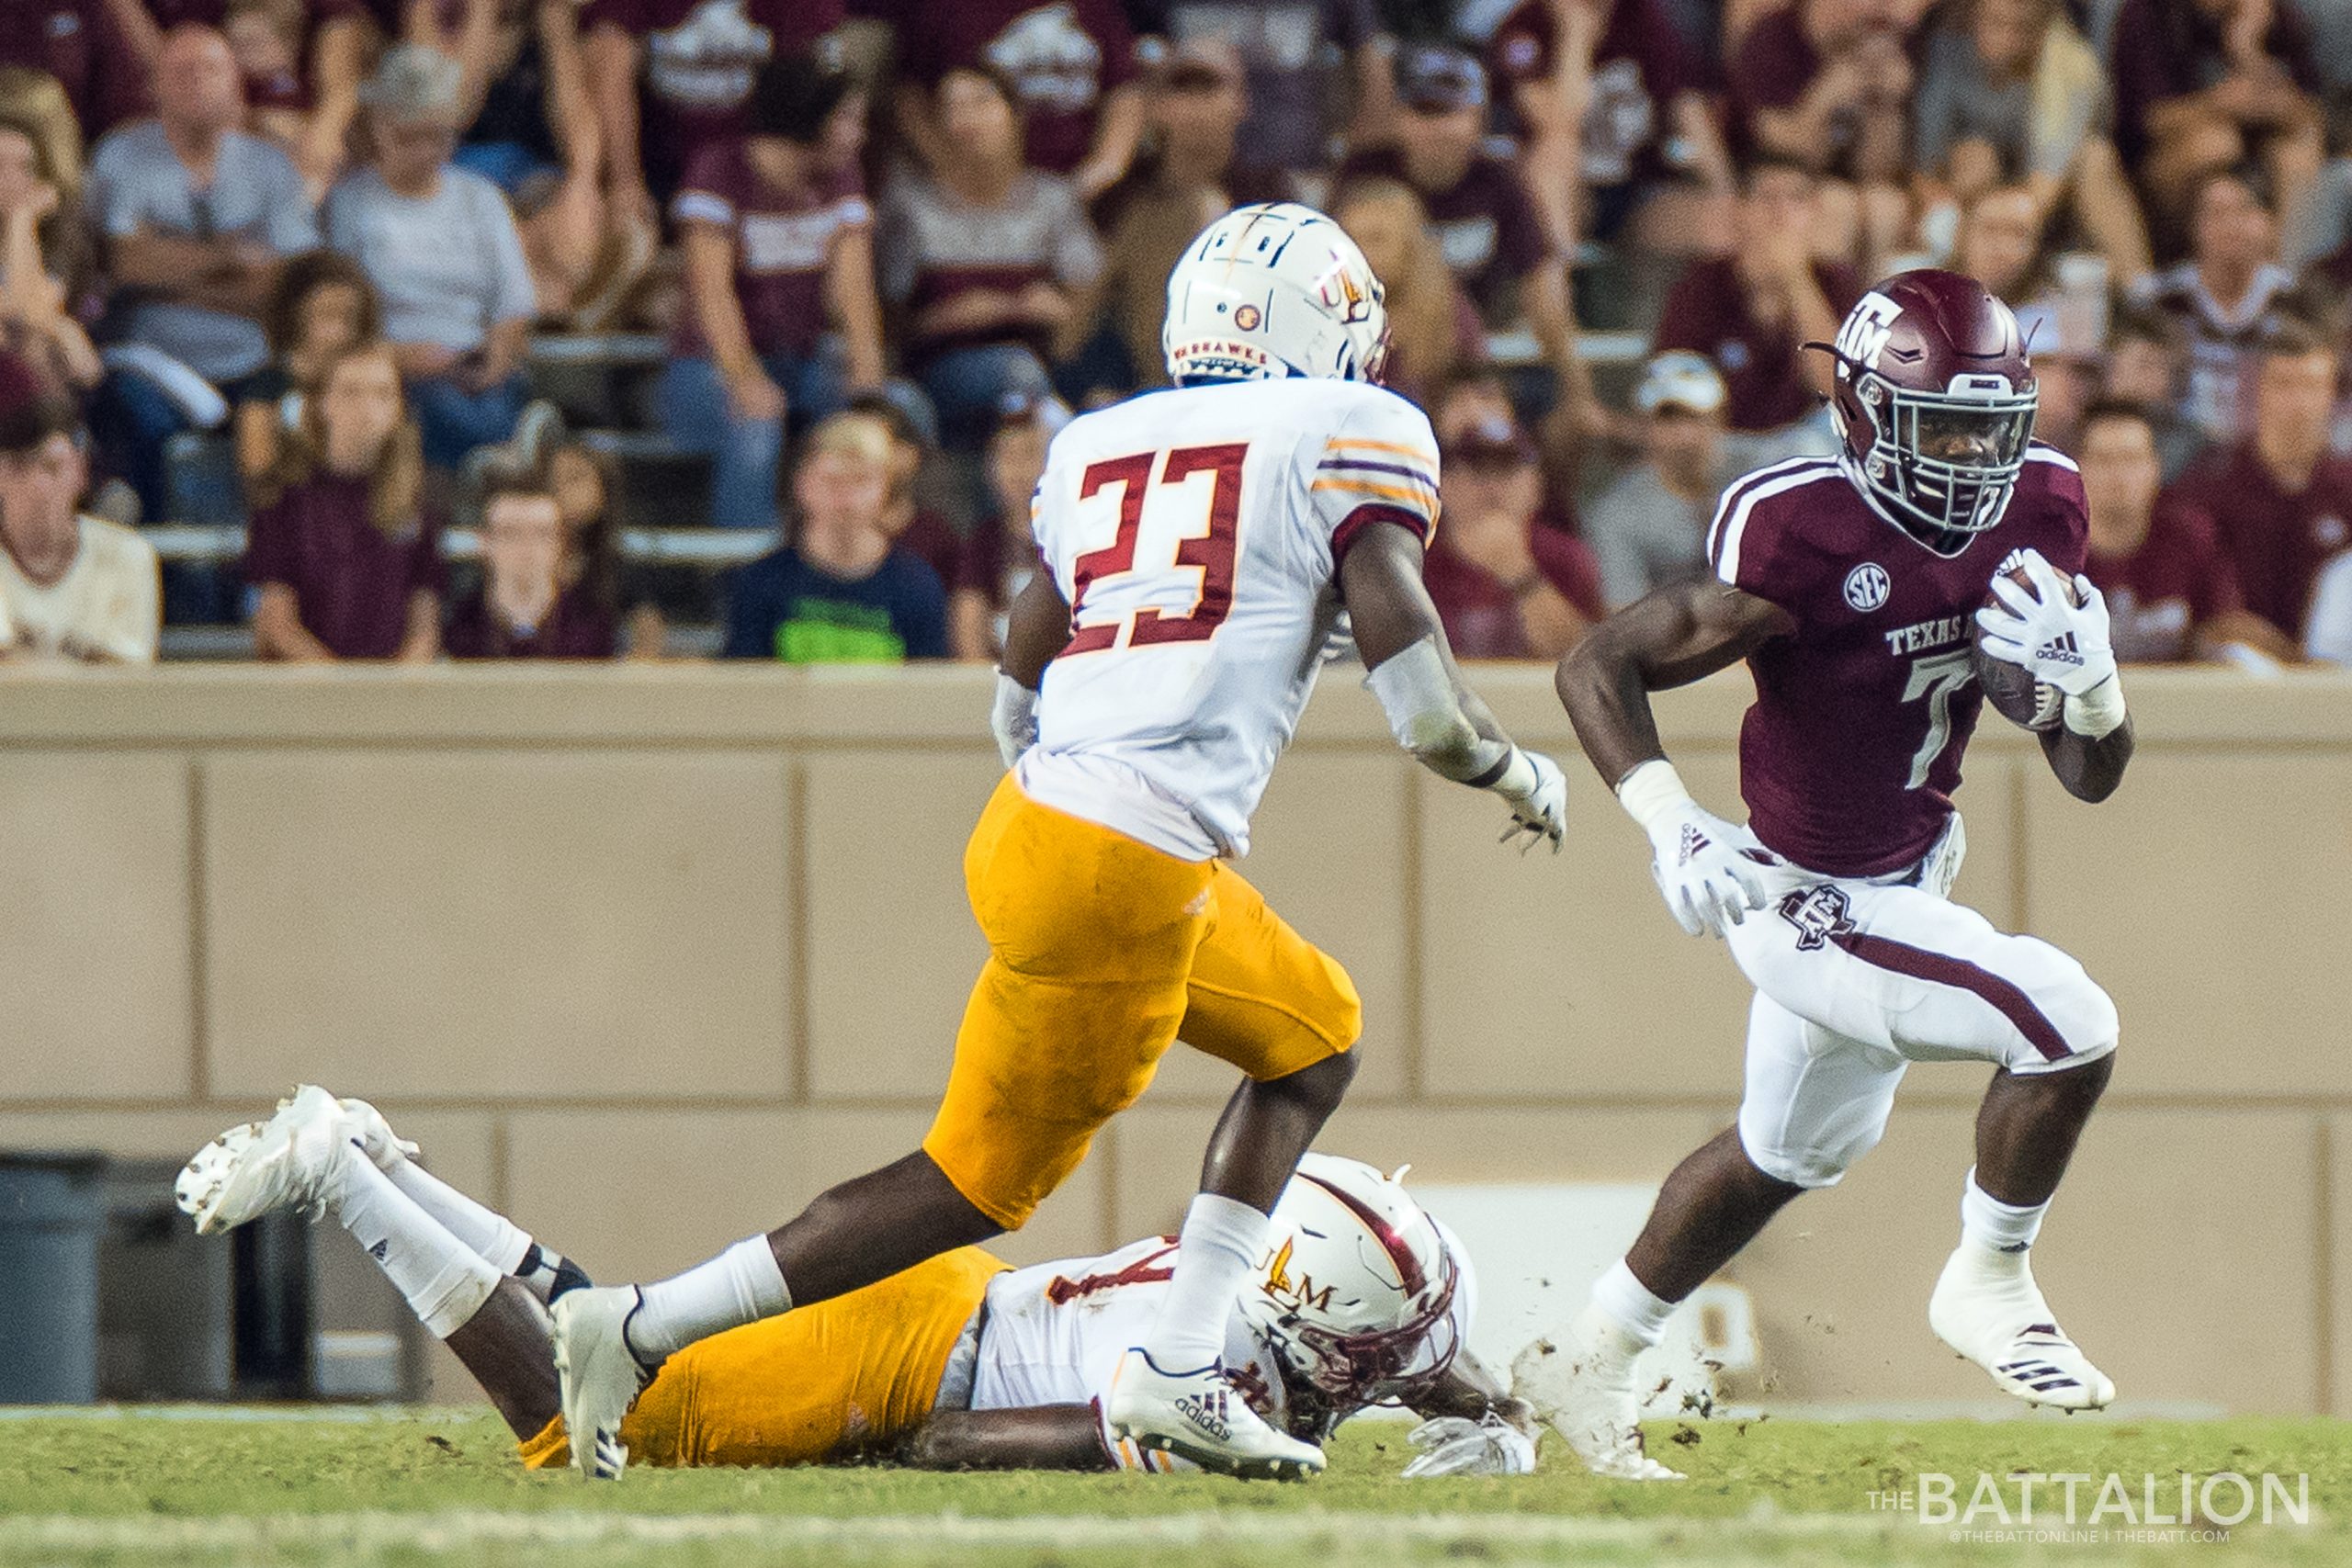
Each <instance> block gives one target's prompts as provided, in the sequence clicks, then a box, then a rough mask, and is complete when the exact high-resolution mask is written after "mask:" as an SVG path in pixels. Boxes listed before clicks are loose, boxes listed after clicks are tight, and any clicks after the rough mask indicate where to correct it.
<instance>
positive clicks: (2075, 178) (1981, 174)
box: [1912, 0, 2153, 299]
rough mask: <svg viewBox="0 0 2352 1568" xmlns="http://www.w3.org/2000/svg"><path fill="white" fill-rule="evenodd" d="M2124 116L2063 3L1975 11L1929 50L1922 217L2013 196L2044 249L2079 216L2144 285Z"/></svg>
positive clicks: (2145, 263)
mask: <svg viewBox="0 0 2352 1568" xmlns="http://www.w3.org/2000/svg"><path fill="white" fill-rule="evenodd" d="M2113 115H2114V109H2113V106H2112V104H2111V103H2110V101H2109V92H2108V87H2107V76H2106V72H2105V71H2104V70H2103V69H2102V67H2101V65H2100V63H2099V59H2098V54H2097V53H2096V52H2094V51H2092V49H2091V46H2090V44H2089V42H2088V41H2087V40H2086V39H2084V37H2083V35H2082V34H2081V33H2080V32H2078V31H2076V30H2075V26H2074V24H2073V23H2072V22H2071V21H2069V20H2068V19H2067V17H2066V16H2065V14H2064V11H2063V10H2062V9H2061V8H2060V6H2059V4H2058V0H1969V3H1968V4H1965V5H1963V6H1959V7H1958V8H1957V9H1955V10H1954V11H1953V12H1952V14H1951V16H1950V17H1948V18H1947V19H1946V20H1945V21H1944V22H1943V23H1942V25H1940V26H1939V27H1938V28H1936V30H1935V31H1934V32H1933V33H1932V34H1930V35H1929V37H1928V42H1927V49H1926V53H1925V63H1924V65H1923V67H1922V69H1921V72H1920V76H1919V94H1918V100H1917V104H1916V105H1915V106H1914V110H1913V120H1912V158H1913V163H1914V164H1915V167H1916V170H1917V187H1918V196H1919V199H1920V202H1921V205H1922V206H1924V207H1926V208H1928V209H1930V210H1932V209H1935V208H1937V207H1939V206H1943V205H1947V204H1949V205H1951V206H1955V207H1957V208H1962V209H1964V208H1966V207H1968V206H1969V205H1970V204H1971V203H1973V201H1975V200H1976V199H1977V198H1978V197H1981V196H1983V195H1984V194H1985V192H1987V191H1989V190H1992V189H1994V188H1995V187H1996V186H2015V187H2017V188H2018V189H2020V190H2022V191H2023V192H2024V193H2025V194H2026V196H2027V197H2028V199H2029V201H2030V205H2031V209H2032V215H2033V224H2032V227H2033V232H2034V236H2035V238H2036V241H2037V242H2039V240H2040V239H2041V236H2042V234H2043V233H2044V232H2045V231H2046V230H2047V229H2048V227H2049V225H2050V223H2051V222H2052V219H2053V218H2064V217H2065V216H2069V215H2071V216H2072V217H2073V218H2074V219H2075V220H2077V221H2078V222H2079V224H2080V225H2081V227H2082V229H2083V231H2085V232H2086V234H2087V235H2088V236H2089V238H2090V240H2091V243H2093V244H2094V245H2096V246H2097V247H2098V250H2099V252H2100V254H2103V255H2105V256H2106V257H2107V261H2108V267H2109V271H2110V272H2111V273H2112V274H2113V275H2114V276H2117V277H2120V278H2126V279H2131V278H2138V277H2143V276H2146V275H2147V273H2148V272H2149V271H2150V270H2151V267H2152V265H2153V263H2152V262H2151V261H2150V259H2149V254H2148V234H2147V228H2146V225H2144V224H2143V222H2142V221H2141V220H2140V209H2139V205H2138V204H2137V203H2136V202H2135V201H2134V200H2133V199H2132V196H2131V185H2130V182H2129V181H2127V180H2126V179H2125V178H2124V175H2123V168H2122V164H2120V161H2119V160H2118V159H2117V157H2116V155H2115V144H2114V142H2113V141H2110V140H2109V126H2110V124H2111V122H2112V119H2113ZM1988 287H1990V286H1989V285H1988ZM1995 292H1996V293H1999V292H2000V291H1999V290H1998V289H1996V290H1995ZM2002 298H2004V299H2007V298H2008V296H2007V295H2003V296H2002Z"/></svg>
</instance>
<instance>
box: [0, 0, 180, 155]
mask: <svg viewBox="0 0 2352 1568" xmlns="http://www.w3.org/2000/svg"><path fill="white" fill-rule="evenodd" d="M0 65H18V66H23V67H25V68H26V69H28V70H31V71H41V72H46V73H48V74H50V75H51V76H53V77H55V78H56V79H57V85H59V86H61V87H62V88H63V89H64V90H65V97H66V101H67V102H68V103H70V104H72V105H73V106H74V118H75V119H76V120H78V121H79V122H80V123H81V126H82V136H83V140H84V141H85V142H95V141H96V140H97V139H98V136H99V135H100V133H102V132H103V131H105V130H107V129H108V128H109V127H111V126H114V125H118V124H119V123H121V122H122V121H124V120H127V119H132V118H137V117H138V116H139V115H141V114H142V113H144V112H146V106H147V79H146V73H145V72H144V71H143V70H141V68H140V67H139V65H138V64H137V63H136V62H135V60H134V58H133V56H132V54H131V52H130V42H129V40H127V39H125V38H124V37H123V33H122V29H121V28H119V27H117V26H116V25H115V21H114V16H113V13H112V11H111V10H110V9H109V6H108V3H107V0H0Z"/></svg>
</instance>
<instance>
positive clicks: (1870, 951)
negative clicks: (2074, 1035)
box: [1829, 931, 2075, 1062]
mask: <svg viewBox="0 0 2352 1568" xmlns="http://www.w3.org/2000/svg"><path fill="white" fill-rule="evenodd" d="M1829 940H1830V941H1832V942H1836V943H1837V944H1838V946H1839V947H1842V948H1844V949H1845V950H1846V951H1847V952H1848V953H1852V954H1853V955H1854V956H1855V957H1857V958H1859V959H1860V960H1861V961H1862V962H1863V963H1865V964H1871V965H1873V966H1875V967H1877V968H1880V969H1891V970H1893V971H1894V973H1896V974H1897V975H1908V976H1911V977H1912V978H1913V979H1915V980H1932V981H1934V982H1935V983H1936V984H1937V985H1939V986H1953V987H1958V988H1960V989H1961V990H1963V991H1973V992H1974V993H1975V994H1976V995H1978V996H1980V997H1982V998H1985V1000H1986V1001H1987V1002H1990V1003H1991V1004H1992V1005H1993V1007H1994V1009H1995V1010H1996V1011H1998V1012H1999V1013H2000V1015H2001V1016H2002V1017H2003V1018H2006V1019H2007V1020H2008V1021H2010V1022H2011V1023H2013V1024H2015V1025H2017V1030H2018V1033H2019V1034H2022V1035H2024V1036H2025V1037H2026V1039H2028V1040H2029V1041H2030V1042H2032V1043H2033V1048H2034V1049H2035V1050H2037V1051H2039V1052H2041V1055H2042V1059H2043V1060H2045V1061H2051V1062H2055V1061H2057V1060H2059V1059H2060V1058H2062V1057H2065V1056H2071V1055H2074V1054H2075V1052H2074V1048H2073V1047H2072V1046H2070V1045H2068V1044H2067V1043H2066V1038H2065V1036H2064V1035H2063V1034H2060V1033H2059V1032H2058V1029H2057V1026H2056V1025H2055V1024H2053V1023H2052V1022H2051V1021H2050V1020H2049V1019H2047V1018H2046V1017H2044V1016H2043V1015H2042V1011H2041V1009H2040V1008H2038V1007H2036V1006H2034V1005H2033V998H2031V997H2029V996H2027V995H2026V994H2025V993H2024V992H2023V991H2021V990H2019V989H2018V987H2015V986H2012V985H2010V984H2009V983H2008V982H2007V980H2004V979H2002V978H2001V977H2000V976H1998V975H1996V974H1994V973H1993V972H1992V971H1991V970H1989V969H1979V968H1978V967H1977V966H1976V965H1975V964H1970V963H1967V962H1966V961H1964V960H1962V959H1958V958H1954V957H1952V956H1951V954H1949V953H1929V952H1928V950H1927V949H1926V948H1923V947H1912V946H1910V945H1908V944H1907V943H1904V942H1889V941H1888V940H1887V939H1886V938H1884V937H1883V936H1871V935H1870V934H1868V933H1867V932H1864V931H1840V932H1838V933H1836V934H1834V935H1832V936H1831V937H1830V939H1829Z"/></svg>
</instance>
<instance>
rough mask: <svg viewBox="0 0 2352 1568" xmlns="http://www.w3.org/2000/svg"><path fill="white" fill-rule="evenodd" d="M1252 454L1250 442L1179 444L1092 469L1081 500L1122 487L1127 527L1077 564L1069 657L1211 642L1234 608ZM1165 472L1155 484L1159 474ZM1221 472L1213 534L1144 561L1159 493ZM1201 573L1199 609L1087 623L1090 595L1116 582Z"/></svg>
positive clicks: (1211, 514) (1152, 610)
mask: <svg viewBox="0 0 2352 1568" xmlns="http://www.w3.org/2000/svg"><path fill="white" fill-rule="evenodd" d="M1249 455H1250V447H1249V444H1248V443H1246V442H1239V441H1235V442H1227V443H1225V444H1223V445H1220V446H1179V447H1176V448H1174V449H1173V450H1171V451H1169V452H1165V453H1160V452H1138V453H1136V454H1134V455H1133V456H1132V457H1106V458H1104V459H1103V461H1102V462H1099V463H1092V464H1089V465H1088V466H1087V468H1086V471H1085V473H1084V474H1082V475H1081V476H1080V479H1079V486H1078V499H1079V500H1080V501H1089V500H1091V499H1092V498H1093V497H1095V496H1096V495H1099V494H1101V493H1102V492H1103V491H1106V490H1109V489H1111V488H1112V487H1113V486H1114V485H1115V486H1116V487H1118V490H1119V526H1118V532H1117V534H1116V535H1115V536H1113V538H1112V541H1111V543H1110V544H1109V545H1107V546H1105V547H1103V548H1102V549H1099V550H1089V551H1087V552H1086V553H1085V554H1084V555H1081V556H1080V557H1079V558H1077V560H1075V561H1074V562H1072V563H1071V570H1070V596H1069V625H1070V638H1069V646H1068V647H1066V648H1064V649H1062V652H1061V657H1063V658H1065V659H1067V658H1069V657H1070V656H1071V655H1073V654H1080V653H1095V652H1100V651H1101V650H1103V649H1108V648H1118V647H1122V646H1125V647H1128V648H1141V647H1144V646H1146V645H1148V644H1150V643H1159V642H1205V641H1207V640H1208V638H1209V637H1211V636H1213V635H1214V634H1215V633H1216V628H1217V627H1218V626H1222V625H1224V624H1225V617H1226V616H1227V615H1228V614H1230V613H1231V612H1232V609H1233V562H1234V554H1235V549H1236V546H1237V544H1238V530H1239V527H1240V523H1241V465H1242V462H1243V460H1244V459H1245V458H1247V457H1249ZM1155 468H1157V469H1158V470H1159V479H1158V482H1157V483H1156V484H1155V483H1154V481H1153V478H1152V471H1153V469H1155ZM1203 473H1206V474H1214V475H1215V476H1216V480H1215V482H1214V483H1213V484H1212V485H1211V487H1210V490H1209V497H1208V532H1207V533H1206V534H1195V535H1190V536H1187V537H1185V538H1184V539H1183V540H1182V542H1180V543H1179V544H1178V545H1177V547H1176V549H1175V552H1174V554H1173V556H1172V558H1170V561H1169V562H1168V564H1166V565H1165V566H1160V565H1150V564H1147V565H1145V566H1141V567H1138V566H1137V565H1136V534H1137V533H1138V532H1139V531H1140V530H1141V528H1142V527H1143V515H1144V504H1145V502H1146V500H1147V499H1148V497H1149V496H1150V494H1151V493H1152V492H1153V491H1156V490H1163V489H1167V488H1169V487H1171V486H1182V485H1184V484H1186V483H1187V482H1188V481H1189V480H1190V479H1192V478H1193V475H1195V474H1203ZM1194 570H1197V571H1198V572H1199V573H1200V591H1199V593H1198V595H1197V597H1196V598H1195V599H1194V600H1193V607H1192V609H1190V610H1189V611H1186V612H1185V613H1183V614H1182V615H1170V614H1169V613H1168V612H1167V611H1165V610H1161V609H1159V608H1156V607H1148V608H1145V609H1139V610H1136V611H1135V612H1134V613H1133V614H1132V615H1124V616H1122V617H1120V618H1119V619H1117V620H1111V621H1103V622H1098V623H1097V624H1095V625H1092V626H1087V625H1083V624H1081V623H1082V621H1083V618H1084V616H1085V614H1086V601H1087V596H1088V594H1089V593H1091V592H1092V591H1093V590H1094V588H1095V586H1096V585H1097V584H1098V583H1102V582H1103V581H1106V580H1108V579H1111V578H1118V577H1129V576H1134V575H1137V574H1140V575H1142V576H1143V577H1145V578H1146V579H1147V580H1159V581H1169V580H1172V579H1173V578H1174V577H1175V576H1176V575H1177V574H1179V573H1183V572H1189V571H1194Z"/></svg>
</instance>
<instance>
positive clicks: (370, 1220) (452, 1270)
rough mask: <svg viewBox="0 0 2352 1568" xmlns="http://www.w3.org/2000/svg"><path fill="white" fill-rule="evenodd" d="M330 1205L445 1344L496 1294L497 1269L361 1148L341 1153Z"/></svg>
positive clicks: (344, 1226) (338, 1219)
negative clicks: (340, 1167)
mask: <svg viewBox="0 0 2352 1568" xmlns="http://www.w3.org/2000/svg"><path fill="white" fill-rule="evenodd" d="M332 1206H333V1210H334V1217H335V1223H336V1224H340V1225H341V1226H343V1228H344V1229H345V1230H347V1231H349V1232H350V1233H351V1235H352V1237H353V1239H354V1240H356V1241H357V1242H358V1243H359V1245H360V1246H361V1247H366V1248H367V1249H368V1257H370V1258H374V1259H375V1260H376V1265H377V1267H378V1268H379V1269H383V1271H384V1275H385V1278H387V1279H389V1280H391V1282H392V1284H393V1286H394V1287H395V1288H396V1289H398V1290H399V1292H400V1293H401V1295H402V1296H404V1297H406V1298H407V1299H408V1304H409V1307H410V1310H412V1311H413V1312H414V1313H415V1314H416V1315H417V1319H418V1321H420V1322H421V1323H423V1324H424V1326H425V1327H427V1328H429V1329H431V1330H432V1331H433V1333H434V1334H435V1337H439V1338H442V1339H447V1338H448V1337H449V1336H450V1335H451V1334H453V1333H455V1332H457V1330H458V1329H459V1328H462V1327H464V1326H465V1325H466V1324H467V1323H468V1322H469V1321H470V1320H471V1319H472V1317H473V1315H474V1314H475V1313H477V1312H480V1311H481V1304H482V1303H484V1302H486V1301H488V1300H490V1293H491V1292H492V1291H494V1290H496V1289H497V1288H498V1281H499V1279H500V1278H501V1276H500V1273H499V1270H498V1269H494V1268H492V1266H491V1264H490V1263H489V1262H488V1261H487V1260H486V1259H484V1258H482V1256H481V1254H480V1253H478V1252H476V1251H475V1250H474V1249H473V1248H472V1247H469V1246H467V1245H466V1244H465V1243H464V1242H463V1241H461V1240H459V1239H458V1237H457V1236H456V1235H453V1234H452V1233H451V1232H450V1231H449V1230H448V1229H447V1227H446V1226H444V1225H443V1224H441V1223H440V1222H439V1221H437V1220H435V1218H434V1217H433V1216H432V1215H431V1214H429V1213H425V1211H424V1205H422V1204H420V1203H418V1202H417V1201H415V1200H414V1199H413V1198H411V1197H409V1196H408V1195H407V1194H406V1193H404V1192H402V1191H401V1190H400V1189H399V1188H398V1187H396V1186H394V1185H393V1184H392V1180H391V1179H390V1177H388V1176H386V1175H385V1174H384V1173H383V1172H382V1171H380V1170H379V1169H377V1168H376V1166H375V1163H374V1162H373V1161H372V1160H370V1159H368V1156H366V1155H364V1154H362V1153H361V1152H360V1151H359V1149H358V1148H357V1147H356V1145H353V1146H349V1147H346V1148H345V1149H344V1151H343V1155H342V1172H341V1174H340V1176H339V1177H338V1178H337V1179H336V1182H335V1186H334V1190H333V1198H332Z"/></svg>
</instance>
